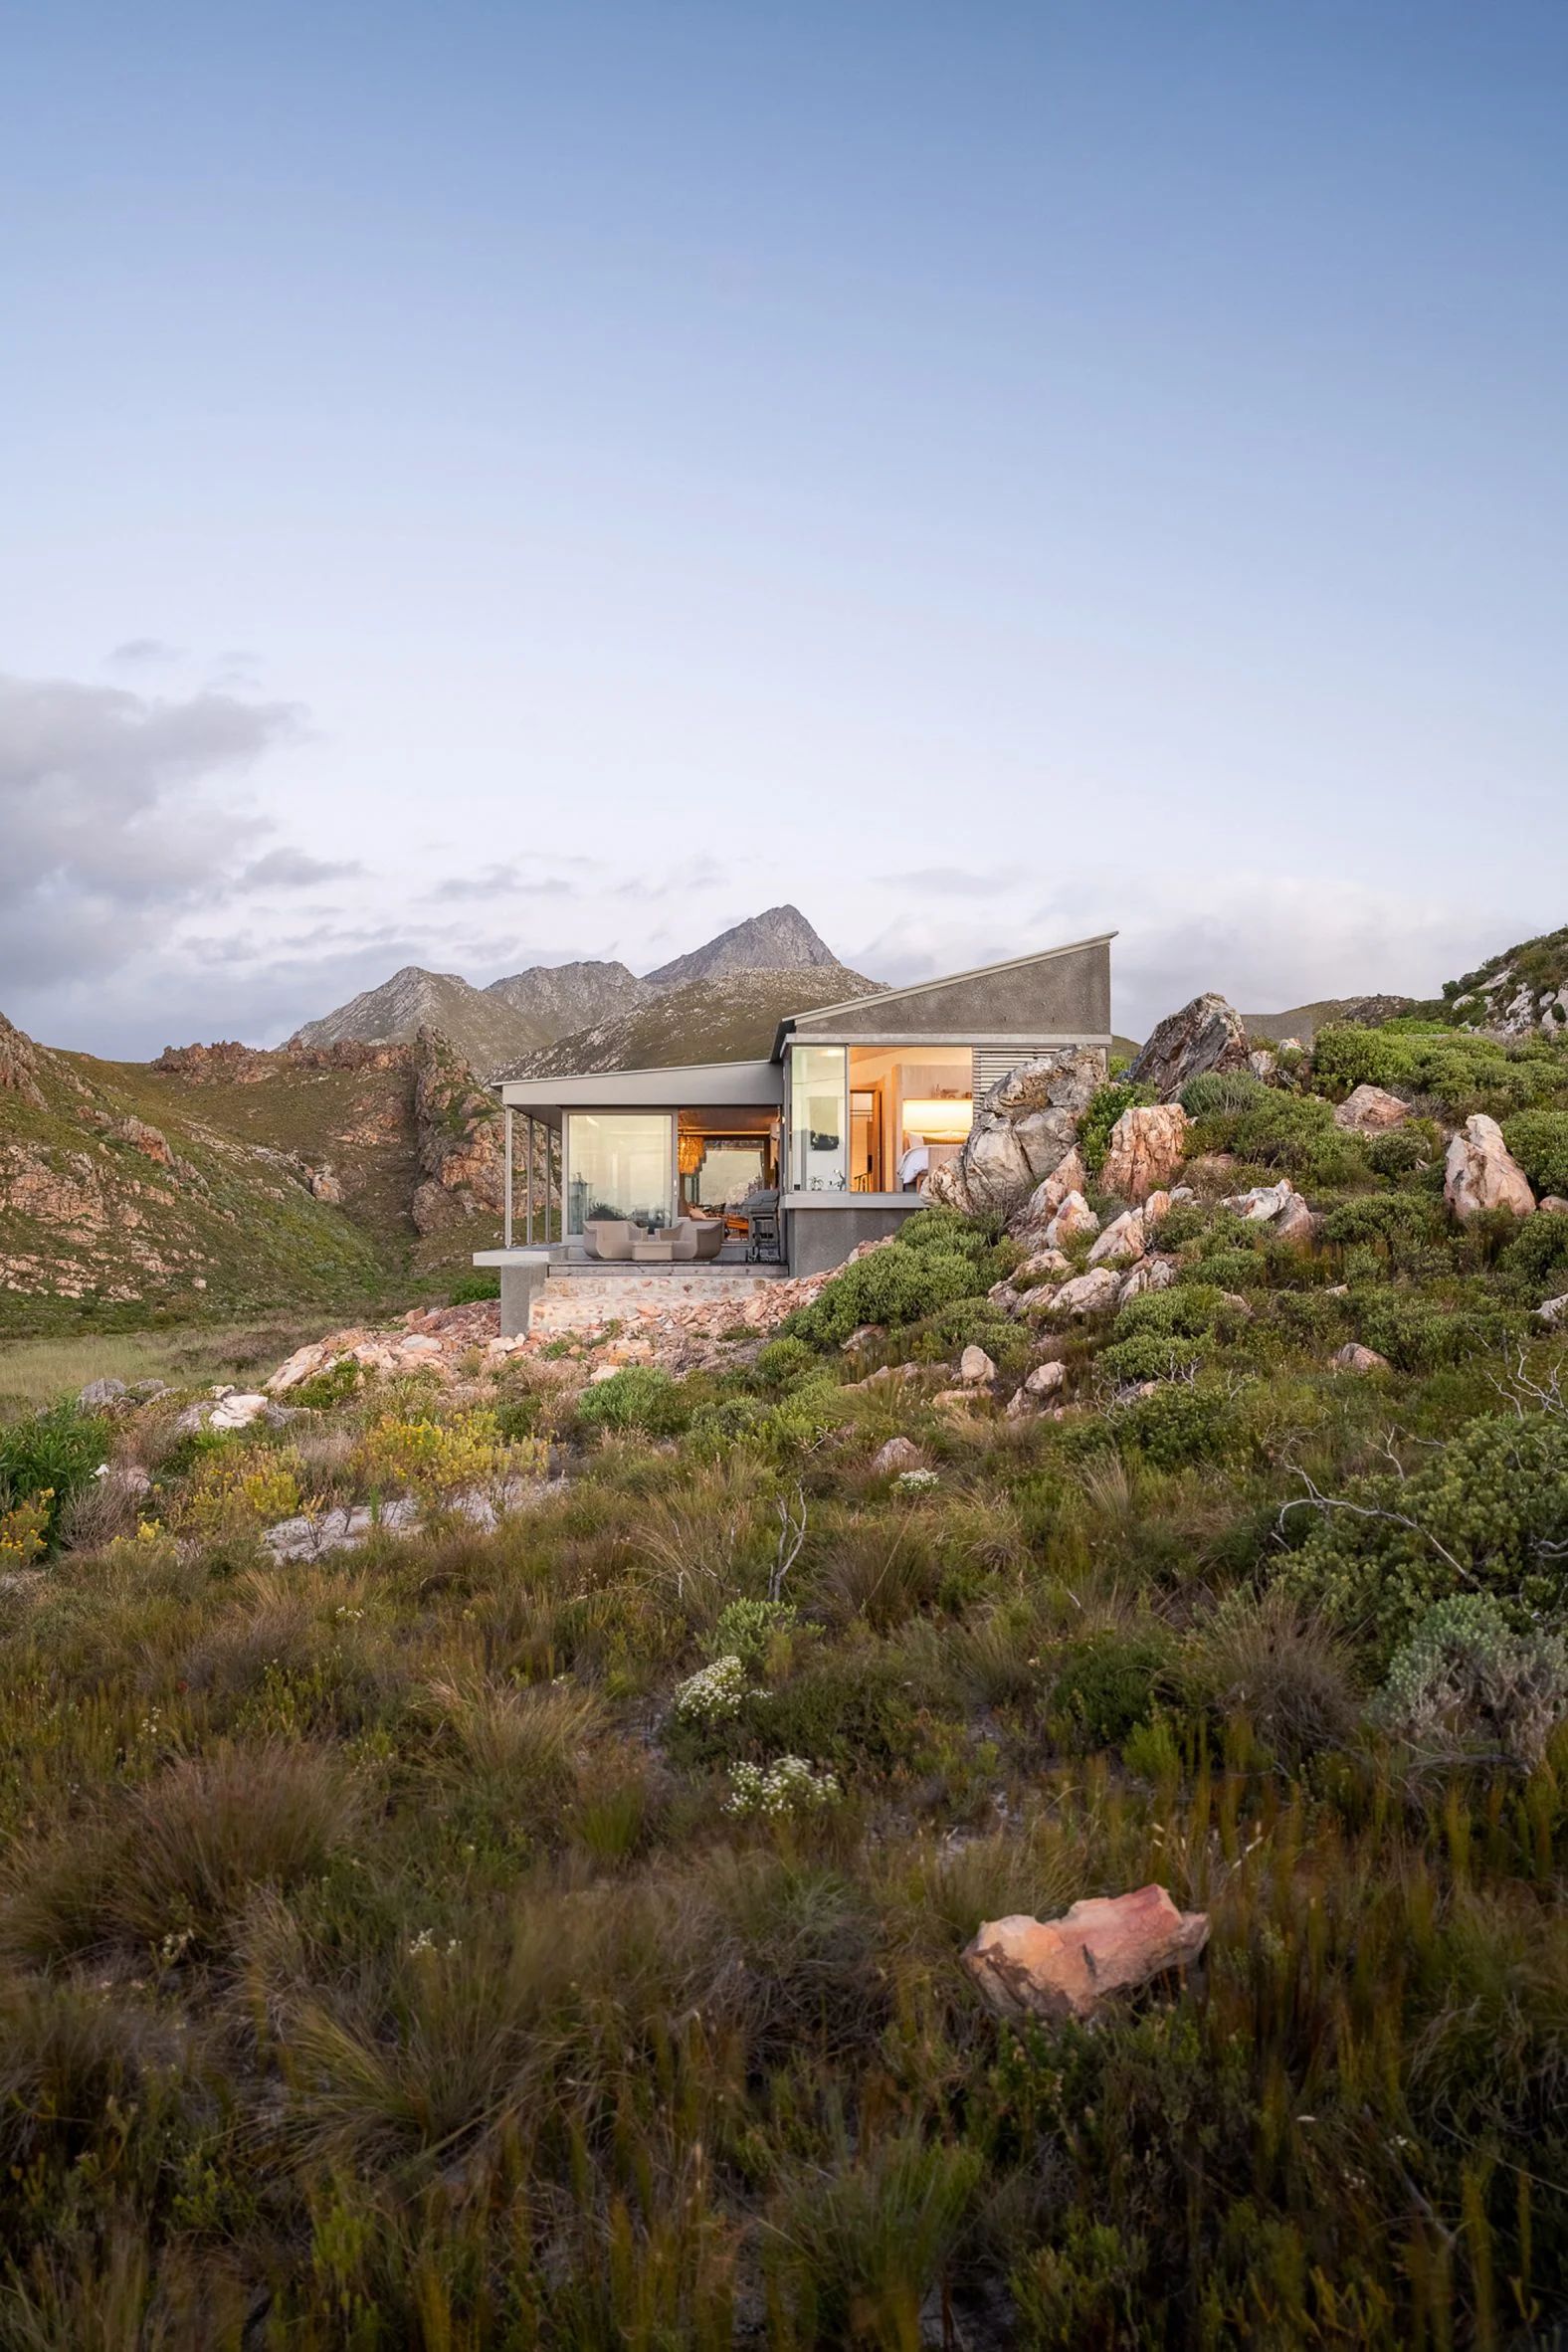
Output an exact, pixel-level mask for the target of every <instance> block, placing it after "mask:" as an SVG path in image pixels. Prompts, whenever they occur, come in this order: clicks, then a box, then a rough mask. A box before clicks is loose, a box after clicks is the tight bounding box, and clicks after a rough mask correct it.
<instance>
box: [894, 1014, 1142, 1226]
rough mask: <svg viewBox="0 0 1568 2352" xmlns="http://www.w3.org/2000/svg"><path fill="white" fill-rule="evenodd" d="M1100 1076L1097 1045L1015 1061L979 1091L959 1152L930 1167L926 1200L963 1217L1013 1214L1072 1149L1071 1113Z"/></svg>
mask: <svg viewBox="0 0 1568 2352" xmlns="http://www.w3.org/2000/svg"><path fill="white" fill-rule="evenodd" d="M1104 1076H1105V1057H1104V1054H1103V1053H1102V1052H1101V1050H1100V1049H1099V1048H1098V1047H1097V1046H1086V1047H1079V1048H1071V1047H1065V1048H1064V1049H1063V1050H1062V1052H1061V1053H1059V1054H1050V1055H1042V1056H1040V1057H1038V1058H1037V1059H1035V1060H1034V1061H1030V1062H1024V1063H1020V1065H1019V1067H1018V1068H1017V1069H1016V1070H1010V1071H1009V1072H1008V1073H1007V1075H1006V1077H1005V1078H1001V1079H999V1080H998V1082H997V1084H996V1085H994V1086H993V1087H992V1088H991V1091H990V1092H989V1093H988V1094H985V1095H982V1097H981V1099H980V1101H979V1103H978V1104H977V1105H976V1108H975V1117H974V1125H973V1126H972V1127H971V1129H970V1131H969V1135H968V1138H967V1140H966V1141H965V1143H964V1146H963V1149H962V1150H961V1151H960V1152H959V1154H958V1157H957V1158H956V1159H955V1160H950V1161H949V1162H948V1164H947V1165H946V1167H943V1168H938V1169H936V1170H935V1172H934V1173H933V1175H932V1177H931V1180H930V1183H929V1185H928V1186H927V1197H928V1198H929V1199H931V1200H932V1201H937V1202H945V1203H946V1204H947V1205H948V1206H949V1207H950V1208H954V1209H962V1210H963V1211H964V1212H965V1214H966V1215H968V1216H986V1215H991V1216H1001V1217H1011V1216H1013V1215H1014V1214H1015V1213H1016V1212H1017V1211H1018V1210H1019V1209H1020V1208H1021V1207H1022V1205H1023V1203H1024V1201H1025V1200H1026V1199H1027V1198H1028V1196H1029V1195H1030V1194H1031V1193H1032V1192H1033V1191H1034V1189H1035V1187H1036V1186H1037V1185H1038V1184H1039V1183H1040V1182H1041V1180H1042V1178H1044V1177H1047V1176H1049V1175H1051V1174H1052V1172H1053V1171H1054V1170H1055V1169H1057V1168H1058V1167H1060V1166H1061V1164H1062V1162H1063V1160H1064V1159H1065V1158H1066V1157H1067V1155H1068V1153H1069V1152H1071V1151H1072V1150H1073V1148H1074V1146H1075V1145H1076V1143H1077V1141H1078V1118H1079V1116H1080V1114H1081V1113H1082V1111H1083V1109H1084V1108H1085V1106H1086V1105H1087V1103H1088V1100H1089V1097H1090V1096H1091V1095H1092V1093H1093V1092H1094V1089H1095V1087H1096V1086H1098V1085H1100V1084H1101V1083H1102V1082H1103V1079H1104Z"/></svg>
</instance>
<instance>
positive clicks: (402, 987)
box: [289, 964, 553, 1075]
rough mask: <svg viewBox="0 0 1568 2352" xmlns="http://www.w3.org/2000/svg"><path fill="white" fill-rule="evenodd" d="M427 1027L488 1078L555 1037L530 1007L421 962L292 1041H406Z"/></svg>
mask: <svg viewBox="0 0 1568 2352" xmlns="http://www.w3.org/2000/svg"><path fill="white" fill-rule="evenodd" d="M519 977H521V975H519ZM502 985H503V986H504V985H506V984H504V983H503V984H502ZM421 1029H439V1030H440V1032H441V1034H442V1036H443V1037H446V1038H450V1039H451V1041H452V1043H453V1045H454V1046H455V1047H456V1048H457V1050H458V1052H459V1053H460V1054H462V1055H463V1056H464V1057H465V1058H466V1059H467V1060H468V1061H470V1062H472V1063H473V1065H474V1067H475V1069H476V1070H478V1071H479V1072H481V1074H482V1075H488V1074H489V1073H490V1071H491V1070H497V1069H499V1067H500V1066H501V1064H502V1063H503V1062H509V1061H515V1059H516V1057H517V1056H518V1055H519V1054H525V1053H527V1052H528V1051H529V1049H530V1048H531V1047H534V1046H541V1045H545V1044H547V1043H548V1042H549V1039H550V1037H551V1035H552V1034H553V1032H552V1031H551V1030H550V1028H549V1027H548V1025H547V1024H546V1023H542V1022H540V1021H538V1020H536V1019H534V1018H532V1017H531V1016H530V1014H529V1013H528V1012H527V1011H526V1010H524V1009H521V1008H520V1007H518V1006H515V1005H513V1004H511V1003H509V1002H508V1001H507V999H506V998H505V997H504V996H502V995H497V994H495V993H493V992H492V991H490V990H489V989H484V988H475V987H474V986H473V985H472V984H471V983H470V982H469V981H467V980H465V979H463V978H462V977H461V975H460V974H458V973H457V972H427V971H425V970H424V969H423V968H422V967H421V966H420V965H418V964H405V965H404V967H403V969H402V970H401V971H400V972H394V973H393V975H392V977H391V979H390V980H385V981H383V982H382V984H381V986H380V987H379V988H367V989H364V990H363V991H362V992H361V993H360V994H359V995H358V996H356V997H351V998H350V999H349V1001H348V1003H347V1004H346V1005H339V1006H338V1007H337V1009H336V1010H335V1011H334V1012H331V1013H324V1014H323V1015H322V1016H321V1018H320V1020H319V1021H307V1022H305V1024H304V1026H303V1027H302V1028H301V1029H296V1030H295V1031H294V1036H293V1037H292V1038H291V1039H290V1040H289V1043H290V1045H291V1046H300V1047H312V1046H335V1045H343V1044H347V1043H351V1042H356V1041H357V1042H361V1043H365V1044H370V1043H374V1042H377V1041H380V1040H383V1039H385V1040H387V1041H390V1042H394V1043H398V1044H406V1043H407V1042H408V1041H409V1040H410V1039H412V1038H413V1037H415V1036H416V1035H417V1034H418V1032H419V1031H420V1030H421Z"/></svg>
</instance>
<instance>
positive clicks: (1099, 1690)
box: [1051, 1630, 1170, 1748]
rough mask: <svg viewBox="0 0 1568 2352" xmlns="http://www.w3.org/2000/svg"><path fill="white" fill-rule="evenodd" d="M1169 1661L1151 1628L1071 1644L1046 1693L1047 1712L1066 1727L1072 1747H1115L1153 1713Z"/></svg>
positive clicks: (1165, 1645)
mask: <svg viewBox="0 0 1568 2352" xmlns="http://www.w3.org/2000/svg"><path fill="white" fill-rule="evenodd" d="M1169 1657H1170V1646H1169V1643H1168V1641H1167V1640H1166V1639H1165V1637H1164V1636H1163V1635H1161V1634H1159V1633H1157V1632H1155V1631H1153V1630H1146V1631H1139V1632H1136V1633H1106V1634H1098V1635H1096V1636H1095V1637H1094V1638H1093V1639H1092V1640H1091V1641H1085V1642H1078V1643H1075V1644H1074V1645H1073V1647H1072V1648H1071V1649H1070V1650H1068V1651H1067V1652H1066V1653H1065V1654H1064V1658H1063V1664H1062V1669H1061V1671H1060V1673H1059V1674H1058V1675H1057V1678H1056V1683H1055V1685H1054V1687H1053V1689H1052V1693H1051V1711H1052V1714H1053V1715H1054V1716H1057V1717H1060V1718H1061V1719H1062V1721H1063V1722H1064V1723H1066V1724H1068V1725H1070V1726H1071V1728H1072V1733H1073V1736H1074V1742H1075V1745H1078V1746H1081V1747H1084V1748H1108V1747H1119V1746H1120V1744H1121V1742H1122V1741H1123V1740H1124V1739H1125V1738H1126V1736H1127V1734H1128V1732H1129V1731H1131V1730H1132V1729H1133V1727H1134V1725H1135V1724H1139V1723H1147V1722H1148V1721H1149V1719H1150V1717H1151V1715H1152V1714H1153V1712H1154V1709H1155V1707H1156V1705H1157V1704H1158V1702H1159V1698H1160V1695H1161V1687H1162V1676H1163V1674H1164V1670H1165V1667H1166V1665H1167V1662H1168V1660H1169Z"/></svg>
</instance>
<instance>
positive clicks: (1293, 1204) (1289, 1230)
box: [1274, 1192, 1317, 1245]
mask: <svg viewBox="0 0 1568 2352" xmlns="http://www.w3.org/2000/svg"><path fill="white" fill-rule="evenodd" d="M1316 1232H1317V1219H1316V1218H1315V1217H1314V1216H1313V1215H1312V1212H1311V1210H1310V1209H1309V1208H1308V1207H1307V1205H1306V1203H1305V1201H1303V1200H1302V1198H1301V1196H1300V1194H1299V1193H1298V1192H1296V1193H1292V1194H1291V1196H1290V1198H1289V1199H1288V1200H1287V1201H1286V1202H1285V1205H1284V1207H1283V1208H1282V1209H1281V1210H1280V1212H1279V1214H1278V1216H1277V1217H1276V1218H1275V1219H1274V1237H1275V1239H1276V1240H1278V1241H1281V1242H1298V1243H1301V1244H1303V1245H1304V1244H1305V1243H1307V1242H1310V1241H1311V1239H1312V1237H1313V1235H1314V1234H1315V1233H1316Z"/></svg>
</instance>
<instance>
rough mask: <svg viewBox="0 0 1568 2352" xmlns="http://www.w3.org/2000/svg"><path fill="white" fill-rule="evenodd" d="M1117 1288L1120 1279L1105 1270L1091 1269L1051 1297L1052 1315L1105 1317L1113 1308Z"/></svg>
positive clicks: (1077, 1276)
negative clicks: (1100, 1315) (1099, 1315)
mask: <svg viewBox="0 0 1568 2352" xmlns="http://www.w3.org/2000/svg"><path fill="white" fill-rule="evenodd" d="M1120 1288H1121V1281H1120V1277H1119V1276H1118V1275H1116V1274H1113V1273H1112V1272H1111V1270H1110V1268H1109V1267H1108V1266H1093V1267H1090V1269H1089V1271H1088V1273H1087V1274H1078V1275H1076V1276H1075V1277H1074V1279H1073V1280H1072V1281H1071V1282H1064V1283H1063V1285H1062V1287H1061V1289H1060V1290H1058V1291H1056V1292H1054V1293H1053V1296H1052V1300H1051V1311H1052V1313H1053V1314H1059V1315H1097V1314H1104V1313H1105V1312H1106V1311H1107V1309H1108V1308H1110V1307H1112V1306H1114V1305H1115V1303H1116V1298H1117V1294H1118V1292H1119V1291H1120Z"/></svg>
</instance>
